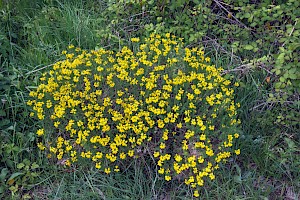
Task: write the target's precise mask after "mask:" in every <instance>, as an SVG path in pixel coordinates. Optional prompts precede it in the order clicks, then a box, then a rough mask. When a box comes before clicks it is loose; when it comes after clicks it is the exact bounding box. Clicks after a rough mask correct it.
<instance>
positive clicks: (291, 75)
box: [289, 74, 297, 80]
mask: <svg viewBox="0 0 300 200" xmlns="http://www.w3.org/2000/svg"><path fill="white" fill-rule="evenodd" d="M289 78H290V79H292V80H295V79H297V75H296V74H289Z"/></svg>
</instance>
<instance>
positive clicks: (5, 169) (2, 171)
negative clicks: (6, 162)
mask: <svg viewBox="0 0 300 200" xmlns="http://www.w3.org/2000/svg"><path fill="white" fill-rule="evenodd" d="M7 174H8V169H7V168H3V169H2V170H1V174H0V181H4V179H5V177H6V175H7Z"/></svg>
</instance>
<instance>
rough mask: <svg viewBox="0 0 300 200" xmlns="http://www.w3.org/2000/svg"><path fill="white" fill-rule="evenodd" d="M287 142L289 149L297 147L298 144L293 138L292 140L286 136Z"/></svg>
mask: <svg viewBox="0 0 300 200" xmlns="http://www.w3.org/2000/svg"><path fill="white" fill-rule="evenodd" d="M284 140H285V142H286V143H287V145H288V147H289V149H295V147H296V145H295V143H294V141H293V140H291V139H290V138H287V137H286V138H284Z"/></svg>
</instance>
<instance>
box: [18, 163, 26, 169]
mask: <svg viewBox="0 0 300 200" xmlns="http://www.w3.org/2000/svg"><path fill="white" fill-rule="evenodd" d="M24 166H25V164H24V163H19V164H17V168H18V169H22V168H23V167H24Z"/></svg>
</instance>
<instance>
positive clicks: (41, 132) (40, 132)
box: [36, 129, 44, 136]
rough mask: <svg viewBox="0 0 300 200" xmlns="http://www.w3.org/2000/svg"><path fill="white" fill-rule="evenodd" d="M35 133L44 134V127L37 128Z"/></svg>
mask: <svg viewBox="0 0 300 200" xmlns="http://www.w3.org/2000/svg"><path fill="white" fill-rule="evenodd" d="M36 134H37V135H38V136H42V135H44V129H39V130H37V132H36Z"/></svg>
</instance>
